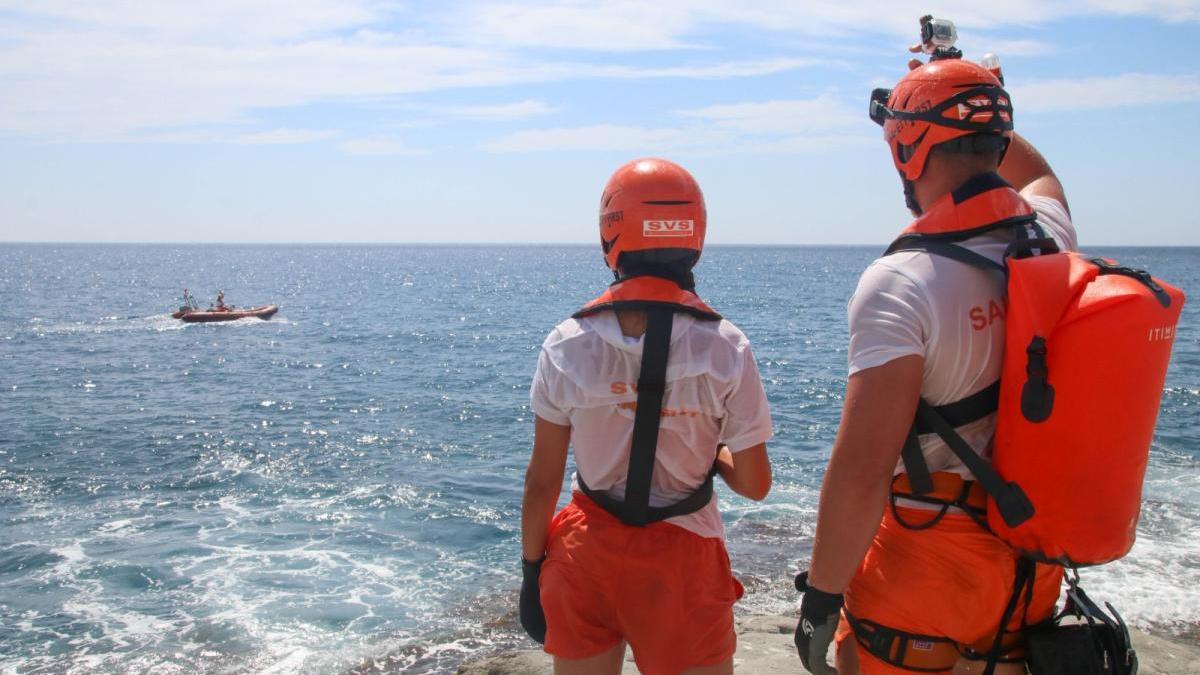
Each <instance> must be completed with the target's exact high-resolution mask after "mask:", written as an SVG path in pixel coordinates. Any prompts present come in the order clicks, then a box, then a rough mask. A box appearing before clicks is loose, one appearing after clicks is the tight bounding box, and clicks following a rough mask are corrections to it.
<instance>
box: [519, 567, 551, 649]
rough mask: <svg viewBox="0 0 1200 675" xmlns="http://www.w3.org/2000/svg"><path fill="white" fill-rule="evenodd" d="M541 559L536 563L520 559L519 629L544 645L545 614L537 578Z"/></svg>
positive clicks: (539, 572)
mask: <svg viewBox="0 0 1200 675" xmlns="http://www.w3.org/2000/svg"><path fill="white" fill-rule="evenodd" d="M545 560H546V558H545V557H542V559H541V560H538V561H537V562H529V561H528V560H526V559H524V558H521V602H520V608H521V612H520V613H521V627H522V628H524V629H525V632H526V633H529V637H531V638H533V639H534V641H536V642H537V643H538V644H545V643H546V612H545V611H543V610H542V590H541V587H540V586H538V577H539V576H541V574H542V563H543V562H545Z"/></svg>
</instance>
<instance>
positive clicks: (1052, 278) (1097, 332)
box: [988, 253, 1184, 565]
mask: <svg viewBox="0 0 1200 675" xmlns="http://www.w3.org/2000/svg"><path fill="white" fill-rule="evenodd" d="M1183 302H1184V297H1183V293H1182V292H1181V291H1180V290H1179V289H1177V288H1174V287H1172V286H1169V285H1167V284H1165V283H1163V282H1161V281H1159V280H1157V279H1154V278H1152V277H1151V276H1150V275H1149V274H1147V273H1146V272H1142V271H1138V270H1133V269H1130V268H1128V267H1121V266H1118V265H1116V264H1115V263H1113V262H1112V261H1109V260H1103V259H1099V258H1096V259H1091V260H1089V259H1087V258H1085V257H1084V256H1082V255H1080V254H1078V253H1053V254H1048V255H1039V256H1033V257H1028V258H1010V259H1009V260H1008V305H1009V309H1008V325H1007V328H1006V337H1005V349H1004V370H1003V373H1002V375H1001V377H1000V410H999V415H998V417H997V422H996V442H995V449H994V451H993V456H992V466H993V467H994V468H995V469H996V471H997V472H998V473H999V474H1000V476H1001V477H1003V479H1004V480H1005V481H1007V482H1014V483H1016V484H1017V485H1020V486H1021V488H1022V489H1023V490H1024V491H1025V494H1026V495H1027V496H1028V497H1029V500H1030V501H1031V502H1032V503H1033V505H1034V514H1033V516H1032V517H1031V518H1029V519H1028V520H1027V521H1025V522H1024V523H1021V524H1020V525H1017V526H1016V527H1010V526H1009V525H1008V524H1006V523H1005V522H1004V518H1003V517H1002V515H1001V514H1000V512H999V510H998V508H997V504H996V502H995V501H992V503H990V504H989V506H988V524H989V525H990V526H991V528H992V530H993V531H994V532H995V533H996V534H997V535H999V536H1000V537H1001V538H1002V539H1004V540H1005V541H1007V542H1009V543H1010V544H1012V545H1013V546H1014V547H1015V548H1016V549H1018V550H1019V551H1021V552H1022V553H1025V554H1027V555H1031V556H1033V557H1037V558H1041V559H1044V560H1052V561H1056V562H1061V563H1063V564H1066V565H1095V564H1099V563H1104V562H1108V561H1110V560H1115V559H1117V558H1120V557H1121V556H1123V555H1125V554H1126V553H1128V552H1129V549H1130V548H1131V547H1132V546H1133V540H1134V536H1135V533H1136V529H1137V521H1138V512H1139V510H1140V507H1141V503H1142V479H1143V477H1144V476H1145V473H1146V460H1147V458H1148V456H1149V452H1150V442H1151V438H1152V437H1153V435H1154V424H1155V421H1156V420H1157V418H1158V407H1159V402H1160V400H1161V399H1162V392H1163V382H1164V381H1165V380H1166V377H1167V362H1168V361H1169V360H1170V358H1171V345H1172V343H1173V342H1174V337H1175V326H1176V324H1177V323H1178V322H1179V313H1180V311H1181V310H1182V309H1183Z"/></svg>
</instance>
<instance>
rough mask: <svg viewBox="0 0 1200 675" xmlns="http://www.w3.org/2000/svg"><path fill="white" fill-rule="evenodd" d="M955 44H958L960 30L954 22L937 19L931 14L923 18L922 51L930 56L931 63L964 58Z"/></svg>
mask: <svg viewBox="0 0 1200 675" xmlns="http://www.w3.org/2000/svg"><path fill="white" fill-rule="evenodd" d="M955 42H958V30H957V29H955V28H954V22H953V21H951V20H949V19H935V18H933V16H932V15H930V14H926V15H925V16H923V17H921V51H923V52H925V53H926V54H929V60H930V61H936V60H938V59H959V58H962V52H961V51H959V50H958V49H957V48H956V47H955V46H954V43H955Z"/></svg>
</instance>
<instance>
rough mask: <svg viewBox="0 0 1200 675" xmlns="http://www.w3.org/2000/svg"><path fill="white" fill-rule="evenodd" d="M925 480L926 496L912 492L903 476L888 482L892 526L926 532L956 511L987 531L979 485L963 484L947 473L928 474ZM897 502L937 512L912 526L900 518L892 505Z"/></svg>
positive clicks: (984, 495)
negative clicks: (905, 502)
mask: <svg viewBox="0 0 1200 675" xmlns="http://www.w3.org/2000/svg"><path fill="white" fill-rule="evenodd" d="M928 479H929V485H930V488H931V489H930V490H929V491H928V492H917V491H916V490H914V489H913V486H912V477H910V476H909V474H907V473H902V474H900V475H898V476H896V477H895V478H893V479H892V493H891V496H890V500H891V508H892V516H893V517H895V519H896V522H898V523H900V524H901V525H903V526H904V527H906V528H908V529H910V530H926V529H929V528H931V527H933V526H934V525H937V524H938V523H939V522H941V520H942V518H944V517H945V516H946V514H947V513H949V511H950V509H951V508H957V509H960V510H961V511H962V512H963V513H965V514H967V515H968V516H970V517H971V519H972V520H974V521H975V522H976V523H979V525H980V526H981V527H983V528H984V529H985V530H986V529H987V490H985V489H984V488H983V486H982V485H980V484H979V483H978V482H977V481H973V480H963V477H962V476H960V475H958V474H956V473H950V472H947V471H938V472H936V473H932V474H929V475H928ZM900 498H903V499H908V500H911V501H914V502H919V503H922V504H932V505H933V506H938V507H940V508H939V509H938V510H937V511H936V513H935V514H934V516H933V517H932V518H930V519H929V520H927V521H925V522H921V523H913V522H911V521H908V520H906V519H905V518H904V517H902V516H901V515H900V512H899V510H898V509H897V505H896V500H897V499H900Z"/></svg>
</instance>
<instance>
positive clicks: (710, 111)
mask: <svg viewBox="0 0 1200 675" xmlns="http://www.w3.org/2000/svg"><path fill="white" fill-rule="evenodd" d="M679 114H680V115H683V116H685V117H693V118H699V119H704V120H707V121H709V122H712V123H713V124H715V125H716V126H718V127H720V128H724V129H730V130H733V131H737V132H740V133H749V134H795V133H798V132H800V133H811V132H813V131H821V130H827V129H836V128H839V127H845V126H848V125H851V126H852V125H854V124H857V123H859V122H861V121H862V118H863V116H862V115H861V114H856V111H855V110H854V109H852V108H850V106H848V105H847V104H846V103H845V102H844V101H841V100H839V99H837V98H835V97H833V96H830V95H823V96H818V97H817V98H812V99H800V100H787V101H765V102H761V103H758V102H756V103H735V104H731V105H713V106H708V107H706V108H700V109H697V110H683V111H680V113H679Z"/></svg>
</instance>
